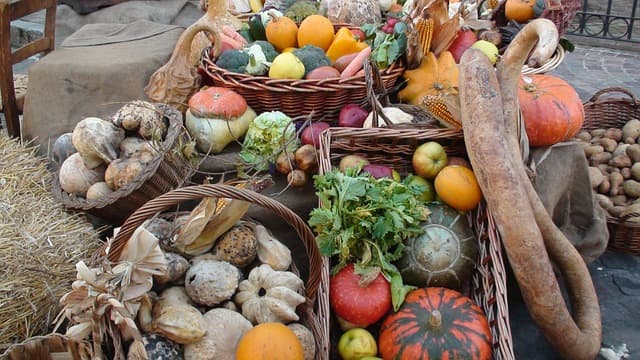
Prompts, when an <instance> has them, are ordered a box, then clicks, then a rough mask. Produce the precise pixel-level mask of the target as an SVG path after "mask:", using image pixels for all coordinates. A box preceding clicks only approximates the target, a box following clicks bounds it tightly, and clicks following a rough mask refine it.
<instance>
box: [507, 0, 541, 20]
mask: <svg viewBox="0 0 640 360" xmlns="http://www.w3.org/2000/svg"><path fill="white" fill-rule="evenodd" d="M535 3H536V0H507V2H506V3H505V4H504V12H505V16H506V17H507V19H509V20H514V21H517V22H519V23H524V22H527V21H529V20H531V19H533V16H534V12H533V7H534V5H535Z"/></svg>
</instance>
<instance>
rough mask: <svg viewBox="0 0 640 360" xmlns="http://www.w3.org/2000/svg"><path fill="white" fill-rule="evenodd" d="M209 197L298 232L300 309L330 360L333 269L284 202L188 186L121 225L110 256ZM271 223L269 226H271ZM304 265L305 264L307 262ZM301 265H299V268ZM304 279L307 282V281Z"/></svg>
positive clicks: (320, 356)
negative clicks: (164, 217)
mask: <svg viewBox="0 0 640 360" xmlns="http://www.w3.org/2000/svg"><path fill="white" fill-rule="evenodd" d="M205 197H220V198H229V199H238V200H244V201H247V202H249V203H251V204H252V206H260V207H262V208H264V209H267V210H270V211H272V212H273V213H274V214H276V215H278V216H280V217H281V218H282V219H283V220H284V221H285V222H286V223H287V224H288V225H289V226H291V228H293V229H294V230H295V231H296V234H297V235H298V240H299V241H300V242H301V243H302V245H303V248H304V249H305V252H306V254H304V256H297V255H300V254H293V255H294V256H293V261H294V265H295V266H292V269H293V270H294V271H297V270H296V269H297V268H302V267H305V268H308V270H309V271H308V273H309V275H308V277H307V279H306V280H305V294H304V295H305V297H306V302H305V303H304V304H302V305H300V306H299V307H298V309H297V312H298V314H299V315H300V318H301V321H302V322H303V323H304V324H305V325H306V326H307V327H309V329H310V330H311V332H312V333H313V335H314V338H315V341H316V357H315V358H316V359H317V360H326V359H328V358H329V292H328V291H329V290H328V289H329V288H328V285H329V282H328V281H329V272H328V271H329V269H328V266H327V265H326V264H325V263H324V260H323V258H322V256H321V255H320V250H319V249H318V246H317V244H316V241H315V236H314V235H313V232H312V231H311V229H310V228H309V227H308V226H307V224H306V223H305V222H304V220H302V218H300V216H298V215H297V214H296V213H294V212H293V211H291V210H290V209H289V208H287V207H286V206H285V205H283V204H282V203H280V202H278V201H276V200H273V199H271V198H269V197H268V196H265V195H262V194H259V193H257V192H255V191H251V190H246V189H240V188H237V187H235V186H230V185H219V184H207V185H196V186H187V187H183V188H179V189H175V190H172V191H169V192H167V193H165V194H162V195H160V196H158V197H156V198H154V199H152V200H150V201H148V202H147V203H145V204H144V205H143V206H142V207H140V208H139V209H138V210H136V211H135V212H134V213H133V214H131V216H129V217H128V218H127V220H126V221H125V222H124V224H123V225H122V226H121V228H120V231H118V233H117V235H116V237H115V238H114V239H113V241H112V243H111V244H110V246H109V250H108V253H107V257H108V259H109V260H110V261H112V262H114V261H117V260H118V259H119V258H120V254H121V253H122V250H123V249H124V247H125V245H126V244H127V241H129V238H130V237H131V235H132V234H133V232H134V231H135V230H136V229H137V228H138V226H140V225H142V223H143V222H144V221H145V220H147V219H150V218H152V217H153V216H155V215H156V214H159V213H161V212H163V211H165V210H168V209H170V208H172V207H173V206H175V205H178V204H180V203H183V202H186V201H190V200H200V199H202V198H205ZM269 225H270V224H265V226H267V227H268V226H269ZM303 262H304V263H303ZM296 264H297V265H296ZM303 280H304V279H303Z"/></svg>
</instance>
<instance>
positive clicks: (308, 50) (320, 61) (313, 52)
mask: <svg viewBox="0 0 640 360" xmlns="http://www.w3.org/2000/svg"><path fill="white" fill-rule="evenodd" d="M293 55H295V56H296V57H297V58H298V59H300V61H302V63H303V64H304V70H305V72H304V74H305V75H306V74H307V73H309V71H311V70H313V69H315V68H317V67H320V66H330V65H331V60H329V58H328V57H327V55H325V53H324V50H322V49H321V48H319V47H317V46H315V45H305V46H304V47H301V48H299V49H295V50H293Z"/></svg>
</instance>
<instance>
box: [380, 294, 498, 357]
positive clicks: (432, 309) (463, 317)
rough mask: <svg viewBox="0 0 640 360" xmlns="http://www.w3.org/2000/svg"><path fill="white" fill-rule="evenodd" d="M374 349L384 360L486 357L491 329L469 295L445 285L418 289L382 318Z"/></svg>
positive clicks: (488, 353) (489, 346)
mask: <svg viewBox="0 0 640 360" xmlns="http://www.w3.org/2000/svg"><path fill="white" fill-rule="evenodd" d="M378 348H379V350H380V354H381V355H382V357H383V358H384V359H385V360H387V359H397V360H405V359H407V360H408V359H472V360H483V359H490V358H491V331H490V329H489V323H488V321H487V318H486V317H485V315H484V313H483V312H482V309H480V307H478V306H477V305H476V304H475V303H474V302H473V301H472V300H471V299H470V298H468V297H466V296H464V295H463V294H461V293H460V292H458V291H455V290H450V289H446V288H441V287H429V288H420V289H417V290H414V291H412V292H410V293H409V294H407V297H406V298H405V301H404V304H403V305H402V306H401V307H400V310H398V312H395V313H392V314H391V315H389V316H387V317H386V318H385V319H384V321H383V323H382V326H381V328H380V336H379V339H378Z"/></svg>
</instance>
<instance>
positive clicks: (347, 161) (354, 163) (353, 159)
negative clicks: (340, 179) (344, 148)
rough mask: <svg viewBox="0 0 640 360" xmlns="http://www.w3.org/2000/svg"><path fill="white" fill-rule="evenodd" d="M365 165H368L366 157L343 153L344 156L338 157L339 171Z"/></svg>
mask: <svg viewBox="0 0 640 360" xmlns="http://www.w3.org/2000/svg"><path fill="white" fill-rule="evenodd" d="M365 165H369V160H367V159H366V158H364V157H362V156H360V155H345V156H344V157H342V159H340V164H339V165H338V168H340V171H342V172H344V171H345V170H346V169H349V168H358V167H360V168H361V167H363V166H365Z"/></svg>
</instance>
